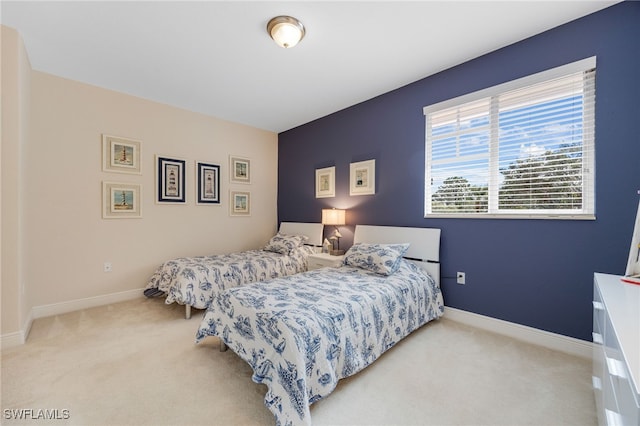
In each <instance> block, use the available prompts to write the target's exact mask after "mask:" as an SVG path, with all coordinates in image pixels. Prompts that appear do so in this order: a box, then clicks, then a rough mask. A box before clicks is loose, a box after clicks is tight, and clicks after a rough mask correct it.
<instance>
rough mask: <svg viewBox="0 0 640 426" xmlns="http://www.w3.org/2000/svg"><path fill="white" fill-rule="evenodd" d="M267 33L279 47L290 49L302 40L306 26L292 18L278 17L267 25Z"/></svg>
mask: <svg viewBox="0 0 640 426" xmlns="http://www.w3.org/2000/svg"><path fill="white" fill-rule="evenodd" d="M267 32H268V33H269V35H270V36H271V38H272V39H273V41H275V42H276V43H277V44H278V46H280V47H284V48H285V49H288V48H290V47H293V46H295V45H296V44H298V43H299V42H300V40H302V38H303V37H304V34H305V30H304V25H302V22H300V21H298V20H297V19H296V18H293V17H291V16H276V17H275V18H273V19H272V20H270V21H269V23H268V24H267Z"/></svg>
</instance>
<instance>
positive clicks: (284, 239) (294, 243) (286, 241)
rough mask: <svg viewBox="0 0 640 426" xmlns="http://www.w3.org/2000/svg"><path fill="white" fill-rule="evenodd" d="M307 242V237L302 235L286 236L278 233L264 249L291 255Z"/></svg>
mask: <svg viewBox="0 0 640 426" xmlns="http://www.w3.org/2000/svg"><path fill="white" fill-rule="evenodd" d="M305 240H306V237H303V236H302V235H285V234H281V233H279V232H278V233H277V234H276V235H274V236H273V237H271V239H270V240H269V242H268V243H267V245H266V246H265V248H264V249H265V250H266V251H272V252H274V253H280V254H286V255H289V254H291V251H293V250H295V249H297V248H298V247H300V246H301V245H303V244H304V241H305Z"/></svg>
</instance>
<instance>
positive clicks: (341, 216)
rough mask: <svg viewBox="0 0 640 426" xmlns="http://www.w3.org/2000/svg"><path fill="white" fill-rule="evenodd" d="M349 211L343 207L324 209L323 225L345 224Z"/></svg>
mask: <svg viewBox="0 0 640 426" xmlns="http://www.w3.org/2000/svg"><path fill="white" fill-rule="evenodd" d="M346 213H347V211H346V210H342V209H322V224H323V225H344V224H345V216H346Z"/></svg>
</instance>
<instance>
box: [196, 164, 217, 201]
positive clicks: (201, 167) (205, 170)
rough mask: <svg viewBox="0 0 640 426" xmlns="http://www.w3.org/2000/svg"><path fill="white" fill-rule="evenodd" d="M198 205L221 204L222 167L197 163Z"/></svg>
mask: <svg viewBox="0 0 640 426" xmlns="http://www.w3.org/2000/svg"><path fill="white" fill-rule="evenodd" d="M196 185H197V188H196V189H197V191H198V193H197V197H196V204H220V166H219V165H217V164H208V163H201V162H196Z"/></svg>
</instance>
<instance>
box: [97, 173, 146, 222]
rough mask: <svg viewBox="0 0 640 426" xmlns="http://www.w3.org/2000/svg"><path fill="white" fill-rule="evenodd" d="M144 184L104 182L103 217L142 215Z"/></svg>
mask: <svg viewBox="0 0 640 426" xmlns="http://www.w3.org/2000/svg"><path fill="white" fill-rule="evenodd" d="M141 192H142V186H141V185H139V184H134V183H121V182H102V218H103V219H131V218H140V217H142V194H141Z"/></svg>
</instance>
